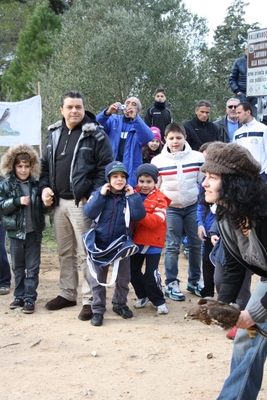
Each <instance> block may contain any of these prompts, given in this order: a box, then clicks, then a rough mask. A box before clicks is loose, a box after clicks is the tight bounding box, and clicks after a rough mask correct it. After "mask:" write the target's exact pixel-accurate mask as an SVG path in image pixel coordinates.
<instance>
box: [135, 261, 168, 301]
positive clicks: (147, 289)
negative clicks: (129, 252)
mask: <svg viewBox="0 0 267 400" xmlns="http://www.w3.org/2000/svg"><path fill="white" fill-rule="evenodd" d="M160 255H161V254H160V253H157V254H141V253H136V254H134V255H133V256H131V257H130V260H131V284H132V285H133V288H134V291H135V294H136V296H137V297H138V299H143V298H144V297H148V298H149V300H150V301H151V303H152V304H154V306H156V307H157V306H161V305H162V304H164V303H165V299H164V295H163V292H162V287H161V275H160V272H159V270H158V266H159V260H160ZM144 261H145V262H146V265H145V271H144V273H143V272H142V266H143V263H144Z"/></svg>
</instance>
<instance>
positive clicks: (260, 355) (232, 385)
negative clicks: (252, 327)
mask: <svg viewBox="0 0 267 400" xmlns="http://www.w3.org/2000/svg"><path fill="white" fill-rule="evenodd" d="M266 291H267V281H265V282H259V283H258V284H257V286H256V288H255V290H254V292H253V293H252V295H251V298H250V300H249V302H248V305H247V307H246V308H247V309H249V308H250V306H252V305H254V304H255V303H257V302H258V301H259V300H260V299H261V298H262V296H263V295H264V294H265V293H266ZM259 325H260V327H261V328H262V329H264V330H266V329H267V320H265V322H264V323H262V324H259ZM266 356H267V340H266V339H265V338H263V337H262V336H260V335H257V336H256V337H255V338H254V339H251V338H250V337H249V336H248V332H247V330H244V329H238V331H237V335H236V338H235V341H234V348H233V354H232V360H231V369H230V375H229V376H228V378H227V379H226V381H225V382H224V385H223V388H222V391H221V393H220V395H219V397H218V398H217V400H256V399H257V396H258V393H259V391H260V388H261V384H262V377H263V371H264V363H265V360H266Z"/></svg>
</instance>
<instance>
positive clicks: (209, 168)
mask: <svg viewBox="0 0 267 400" xmlns="http://www.w3.org/2000/svg"><path fill="white" fill-rule="evenodd" d="M201 171H202V172H209V173H212V174H217V175H221V174H235V175H242V176H249V177H251V178H252V177H253V176H255V175H258V174H259V173H260V171H261V165H260V163H259V162H258V161H256V160H255V158H254V157H253V156H252V155H251V153H250V151H249V150H247V149H246V148H245V147H243V146H240V145H239V144H236V143H223V142H213V143H210V145H209V146H208V148H207V155H206V160H205V162H204V164H203V165H202V167H201Z"/></svg>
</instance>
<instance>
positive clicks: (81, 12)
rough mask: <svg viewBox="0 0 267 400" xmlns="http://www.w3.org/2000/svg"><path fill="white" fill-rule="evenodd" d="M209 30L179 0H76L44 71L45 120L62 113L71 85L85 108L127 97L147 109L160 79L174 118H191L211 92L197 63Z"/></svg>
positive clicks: (99, 108)
mask: <svg viewBox="0 0 267 400" xmlns="http://www.w3.org/2000/svg"><path fill="white" fill-rule="evenodd" d="M206 33H207V28H206V24H205V20H203V19H202V18H201V19H200V18H198V17H197V16H195V15H192V14H190V13H189V12H188V11H187V10H186V9H185V7H184V5H183V3H182V1H181V0H166V1H139V2H135V1H129V0H128V1H127V0H126V1H122V0H121V1H118V0H117V1H115V0H110V1H109V2H106V1H104V0H99V1H97V2H92V1H90V0H82V1H81V0H76V1H75V2H73V6H72V8H71V10H70V12H68V13H65V14H64V15H63V22H62V30H61V32H60V34H59V36H58V38H57V40H56V42H55V52H54V55H53V57H52V59H51V63H50V65H49V66H48V67H47V69H46V71H45V72H43V73H41V74H40V75H39V77H40V82H41V94H42V98H43V111H44V112H43V115H44V125H45V126H47V125H49V124H50V123H51V122H53V121H55V120H57V119H58V118H59V117H60V114H59V104H60V96H61V94H62V93H63V92H64V91H66V90H69V89H77V90H80V91H82V92H83V93H84V95H85V98H86V100H87V109H90V110H91V111H93V112H95V113H97V112H99V111H100V110H101V109H103V108H104V107H107V106H108V105H109V104H111V103H113V102H115V101H121V102H123V101H124V100H125V99H126V98H127V97H128V96H129V95H137V96H138V97H139V98H140V100H141V102H142V103H143V106H144V108H146V107H148V106H150V105H151V103H153V102H154V99H153V93H154V91H155V88H156V87H157V86H159V85H163V86H164V87H165V89H166V91H167V97H168V106H169V107H170V108H171V109H172V111H173V113H174V116H175V118H176V119H177V120H180V121H181V120H185V119H187V118H190V117H191V113H193V110H194V105H193V104H194V103H195V101H197V100H199V98H202V97H203V96H204V94H205V93H206V90H205V79H203V78H202V76H205V75H204V74H203V73H202V71H201V69H200V68H199V62H200V60H201V59H202V58H203V57H204V55H205V52H206V50H207V47H206V43H205V40H204V37H205V34H206ZM192 99H193V100H192ZM192 103H193V104H192Z"/></svg>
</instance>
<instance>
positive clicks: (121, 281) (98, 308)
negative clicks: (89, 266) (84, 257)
mask: <svg viewBox="0 0 267 400" xmlns="http://www.w3.org/2000/svg"><path fill="white" fill-rule="evenodd" d="M94 269H95V271H96V274H97V279H98V282H101V283H106V280H107V275H108V270H109V265H107V266H106V267H94ZM130 279H131V269H130V258H129V257H126V258H124V259H123V260H121V261H120V264H119V269H118V276H117V279H116V282H115V289H114V293H113V297H112V304H113V306H114V307H116V308H123V307H125V306H126V303H127V296H128V293H129V283H130ZM98 282H97V280H96V279H95V278H93V277H92V275H90V286H91V289H92V294H93V300H92V312H93V313H96V314H102V315H103V314H104V313H105V311H106V295H107V291H106V287H105V286H102V285H99V283H98Z"/></svg>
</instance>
